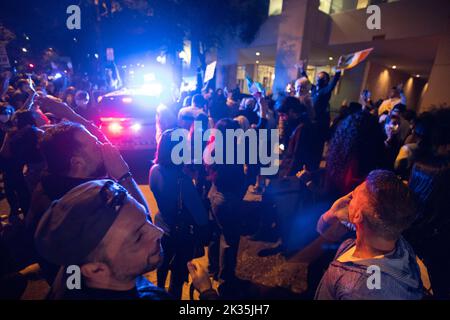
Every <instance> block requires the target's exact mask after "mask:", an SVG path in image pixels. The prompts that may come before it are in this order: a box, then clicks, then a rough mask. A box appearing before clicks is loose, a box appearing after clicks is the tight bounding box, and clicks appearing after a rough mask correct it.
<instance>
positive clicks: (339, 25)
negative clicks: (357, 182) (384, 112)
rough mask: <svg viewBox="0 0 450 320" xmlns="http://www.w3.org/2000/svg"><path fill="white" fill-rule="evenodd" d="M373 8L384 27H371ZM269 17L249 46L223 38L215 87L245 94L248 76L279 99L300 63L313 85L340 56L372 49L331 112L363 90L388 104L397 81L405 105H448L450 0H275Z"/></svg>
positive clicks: (348, 76)
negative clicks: (390, 92)
mask: <svg viewBox="0 0 450 320" xmlns="http://www.w3.org/2000/svg"><path fill="white" fill-rule="evenodd" d="M371 5H377V6H378V8H379V9H380V16H379V17H380V20H379V21H380V29H369V27H368V26H367V20H368V19H369V18H370V17H371V16H372V14H371V13H370V12H369V13H368V12H367V8H368V7H369V6H371ZM268 15H269V17H268V19H267V20H266V21H265V23H264V24H263V25H262V26H261V28H260V30H259V32H258V35H257V36H256V39H255V40H254V41H253V42H252V43H251V44H250V45H245V44H243V43H241V42H239V41H237V40H235V39H227V40H226V41H224V43H225V44H226V45H224V46H222V47H221V48H220V49H219V50H218V52H217V61H218V69H217V77H216V81H217V86H219V87H225V86H227V87H229V88H230V87H235V86H236V85H239V86H240V88H241V90H242V91H244V92H246V91H248V88H247V87H246V82H245V76H246V75H248V76H250V77H251V78H253V79H254V80H255V81H259V82H261V83H262V84H263V85H264V86H265V88H266V89H267V90H268V91H272V92H273V93H274V94H275V95H276V93H277V92H279V91H282V90H284V89H285V87H286V85H287V83H288V82H290V81H293V80H295V79H296V78H297V76H298V70H297V67H296V64H297V63H298V62H299V61H300V60H305V61H307V72H308V75H309V77H310V80H312V79H314V78H315V75H316V74H317V73H318V72H320V71H322V70H325V71H327V72H331V71H332V67H333V66H335V65H336V64H337V61H338V58H339V56H340V55H342V54H347V53H351V52H355V51H358V50H362V49H366V48H373V51H372V53H371V55H370V56H369V58H368V59H367V60H366V61H364V62H363V63H361V64H359V65H358V66H357V67H355V68H353V69H350V70H346V71H345V72H344V75H343V78H342V80H341V82H340V84H339V85H338V87H337V88H336V90H335V92H334V94H333V96H332V100H331V105H332V108H334V109H335V110H336V109H337V108H339V106H340V105H341V104H342V102H343V101H358V98H359V94H360V92H361V91H362V90H364V89H369V90H370V91H371V92H372V97H373V99H374V100H377V99H384V98H385V97H386V96H387V94H388V91H389V88H391V87H392V86H396V85H398V84H400V83H402V84H403V85H404V91H405V95H406V97H407V101H408V108H411V109H413V110H416V111H423V110H427V109H428V108H430V106H432V105H442V104H444V103H447V104H448V103H450V90H449V83H450V21H449V17H450V1H449V0H426V1H425V0H320V1H319V0H271V1H270V5H269V12H268Z"/></svg>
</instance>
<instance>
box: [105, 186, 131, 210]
mask: <svg viewBox="0 0 450 320" xmlns="http://www.w3.org/2000/svg"><path fill="white" fill-rule="evenodd" d="M100 196H101V197H102V199H103V202H104V203H105V205H106V206H107V207H110V208H113V209H114V210H115V211H116V212H118V211H119V210H120V208H121V207H122V206H123V204H124V203H125V199H126V198H127V196H128V191H127V190H126V189H125V188H124V187H122V186H121V185H120V184H118V183H115V182H113V181H106V183H105V184H104V185H103V187H102V188H101V190H100Z"/></svg>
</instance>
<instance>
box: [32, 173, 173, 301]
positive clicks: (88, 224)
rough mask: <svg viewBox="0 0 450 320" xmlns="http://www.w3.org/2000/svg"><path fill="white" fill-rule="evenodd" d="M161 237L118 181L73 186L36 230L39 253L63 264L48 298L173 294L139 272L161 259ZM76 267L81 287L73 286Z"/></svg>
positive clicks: (142, 272)
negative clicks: (152, 282) (153, 283)
mask: <svg viewBox="0 0 450 320" xmlns="http://www.w3.org/2000/svg"><path fill="white" fill-rule="evenodd" d="M162 235H163V231H162V230H161V229H159V228H158V227H156V226H155V225H153V224H152V223H151V222H149V220H148V219H147V212H146V209H145V208H144V206H143V205H142V204H140V203H139V202H138V201H136V200H135V199H134V198H133V197H132V196H131V195H130V194H129V193H128V192H127V191H126V190H125V189H124V188H123V187H122V186H121V185H119V184H118V183H116V182H114V181H112V180H94V181H89V182H86V183H83V184H81V185H79V186H77V187H75V188H73V189H72V190H70V191H69V192H67V193H66V194H65V195H64V196H63V197H62V198H61V199H59V200H56V201H54V202H53V203H52V205H51V206H50V208H49V209H48V210H47V211H46V212H45V214H44V215H43V217H42V218H41V220H40V222H39V224H38V227H37V229H36V232H35V234H34V241H35V246H36V249H37V251H38V253H39V254H40V255H41V256H42V257H44V258H45V259H46V260H48V261H49V262H51V263H53V264H55V265H58V266H60V269H59V272H58V276H57V277H56V279H55V281H54V283H53V285H52V289H51V292H50V294H49V297H48V298H50V299H77V300H98V299H100V300H111V299H113V300H115V299H120V300H123V299H150V300H160V299H168V298H170V296H169V295H168V294H167V293H166V292H165V291H164V290H162V289H159V288H157V287H156V286H154V285H152V284H151V283H150V282H149V281H147V280H146V279H145V278H144V277H142V276H141V275H142V274H145V273H147V272H150V271H152V270H154V269H156V268H157V266H158V265H159V264H160V263H161V262H162V250H161V237H162ZM78 268H79V271H80V274H79V276H80V277H81V278H80V279H79V285H73V284H74V283H75V284H76V282H77V281H76V280H73V277H76V276H77V274H76V272H74V271H73V270H76V269H78ZM71 284H72V285H71Z"/></svg>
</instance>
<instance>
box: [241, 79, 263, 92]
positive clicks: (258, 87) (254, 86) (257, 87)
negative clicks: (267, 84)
mask: <svg viewBox="0 0 450 320" xmlns="http://www.w3.org/2000/svg"><path fill="white" fill-rule="evenodd" d="M245 80H247V87H248V91H249V92H250V94H255V93H258V92H259V93H263V94H264V87H263V85H262V84H261V83H260V82H253V79H252V78H250V77H249V76H245Z"/></svg>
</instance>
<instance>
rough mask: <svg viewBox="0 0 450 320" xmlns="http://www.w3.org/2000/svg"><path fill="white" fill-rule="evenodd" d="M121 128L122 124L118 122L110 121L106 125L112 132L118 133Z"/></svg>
mask: <svg viewBox="0 0 450 320" xmlns="http://www.w3.org/2000/svg"><path fill="white" fill-rule="evenodd" d="M122 130H123V126H122V125H121V124H120V123H119V122H111V123H110V124H109V125H108V131H109V132H111V133H112V134H120V133H121V132H122Z"/></svg>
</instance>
